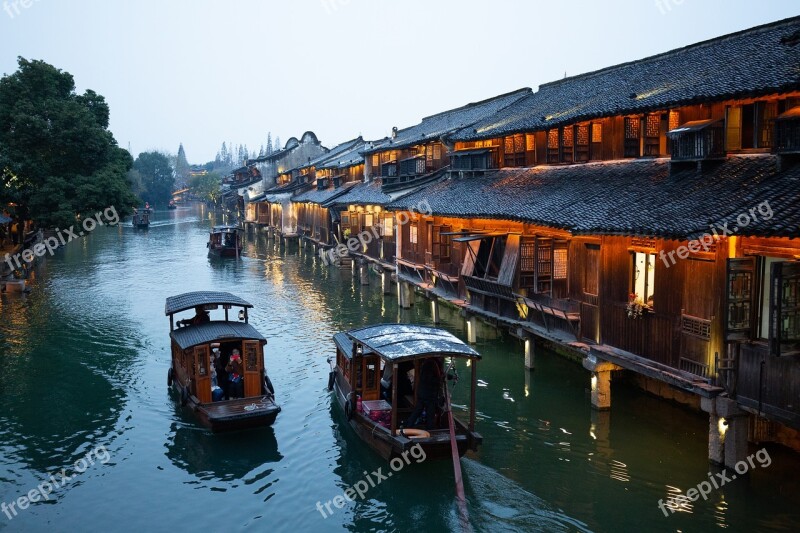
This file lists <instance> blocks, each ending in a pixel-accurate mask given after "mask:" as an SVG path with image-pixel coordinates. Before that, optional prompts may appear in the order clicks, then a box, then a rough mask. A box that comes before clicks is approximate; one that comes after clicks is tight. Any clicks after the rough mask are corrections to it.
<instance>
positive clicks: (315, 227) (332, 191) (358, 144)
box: [292, 137, 369, 248]
mask: <svg viewBox="0 0 800 533" xmlns="http://www.w3.org/2000/svg"><path fill="white" fill-rule="evenodd" d="M368 145H369V143H367V142H365V141H364V139H362V138H361V137H358V138H356V139H353V140H350V141H347V142H344V143H342V144H340V145H338V146H336V147H334V148H332V149H331V151H330V152H328V153H327V154H325V155H324V156H321V157H319V158H318V159H316V160H315V161H312V162H311V163H309V165H310V166H313V167H314V168H315V175H314V183H313V187H312V188H311V189H310V190H308V191H306V192H304V193H302V194H300V195H298V196H296V197H294V198H293V199H292V203H294V204H295V205H294V207H295V210H296V212H297V224H298V232H299V233H300V235H301V236H302V237H303V238H304V239H307V240H308V241H310V242H312V243H313V244H314V245H316V246H318V247H322V248H328V247H331V246H334V245H336V244H337V243H338V242H341V240H342V228H341V217H340V216H339V211H338V210H336V209H334V210H333V211H331V210H330V209H329V207H328V206H329V205H330V204H331V203H332V202H334V201H335V200H336V199H337V198H339V197H340V196H342V195H343V194H345V193H346V192H347V191H349V190H350V189H351V188H352V187H353V186H355V185H356V184H358V183H361V182H363V180H364V157H363V156H362V155H361V152H362V151H363V150H364V149H365V148H366V147H367V146H368Z"/></svg>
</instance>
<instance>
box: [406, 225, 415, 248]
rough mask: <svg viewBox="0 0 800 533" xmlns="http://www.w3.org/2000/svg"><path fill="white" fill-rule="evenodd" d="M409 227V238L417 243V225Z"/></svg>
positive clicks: (413, 242) (411, 241)
mask: <svg viewBox="0 0 800 533" xmlns="http://www.w3.org/2000/svg"><path fill="white" fill-rule="evenodd" d="M408 229H409V234H408V240H409V242H410V243H411V244H417V227H416V226H411V227H410V228H408Z"/></svg>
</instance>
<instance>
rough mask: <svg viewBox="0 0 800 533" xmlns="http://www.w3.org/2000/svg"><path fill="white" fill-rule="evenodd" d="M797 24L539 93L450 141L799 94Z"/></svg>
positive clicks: (798, 21) (769, 27)
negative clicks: (792, 92) (718, 102)
mask: <svg viewBox="0 0 800 533" xmlns="http://www.w3.org/2000/svg"><path fill="white" fill-rule="evenodd" d="M798 65H800V17H794V18H790V19H785V20H782V21H778V22H774V23H771V24H767V25H764V26H759V27H756V28H752V29H749V30H745V31H741V32H738V33H733V34H730V35H725V36H722V37H718V38H715V39H711V40H709V41H704V42H701V43H697V44H693V45H691V46H687V47H685V48H679V49H676V50H672V51H670V52H666V53H663V54H659V55H656V56H652V57H648V58H645V59H641V60H638V61H633V62H630V63H623V64H621V65H616V66H612V67H608V68H605V69H602V70H598V71H595V72H589V73H587V74H582V75H579V76H574V77H571V78H565V79H563V80H559V81H555V82H552V83H548V84H545V85H542V86H541V87H540V88H539V90H538V91H537V92H536V93H534V94H532V95H529V96H527V97H526V98H524V99H522V100H519V101H517V102H515V103H513V104H512V105H510V106H508V107H506V108H505V109H503V110H500V111H499V112H497V113H496V114H494V115H492V116H489V117H486V118H484V119H483V120H481V121H480V122H477V123H475V124H473V125H471V126H468V127H465V128H462V129H460V130H459V131H457V132H455V133H453V134H452V135H449V136H448V138H449V139H450V140H461V141H467V140H478V139H485V138H489V137H496V136H499V135H505V134H509V133H513V132H525V131H540V130H544V129H548V128H551V127H554V126H559V125H564V124H570V123H574V122H577V121H580V120H588V119H592V118H598V117H603V116H611V115H621V114H626V113H636V112H647V111H654V110H663V109H667V108H670V107H676V106H680V105H689V104H693V103H699V102H707V101H710V100H721V99H726V98H737V97H750V96H759V95H768V94H774V93H776V92H781V91H789V90H798V89H800V67H799V66H798Z"/></svg>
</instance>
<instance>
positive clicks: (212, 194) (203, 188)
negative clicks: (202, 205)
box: [189, 172, 222, 203]
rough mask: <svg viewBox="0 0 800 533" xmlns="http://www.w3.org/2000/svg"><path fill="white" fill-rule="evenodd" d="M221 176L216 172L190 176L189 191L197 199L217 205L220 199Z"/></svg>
mask: <svg viewBox="0 0 800 533" xmlns="http://www.w3.org/2000/svg"><path fill="white" fill-rule="evenodd" d="M221 184H222V176H221V175H220V174H218V173H217V172H209V173H208V174H201V175H197V176H192V177H191V178H190V179H189V189H190V190H191V191H192V194H193V195H194V196H196V197H197V198H199V199H201V200H205V201H210V202H214V203H217V202H218V201H219V199H220V195H221V193H220V190H219V189H220V185H221Z"/></svg>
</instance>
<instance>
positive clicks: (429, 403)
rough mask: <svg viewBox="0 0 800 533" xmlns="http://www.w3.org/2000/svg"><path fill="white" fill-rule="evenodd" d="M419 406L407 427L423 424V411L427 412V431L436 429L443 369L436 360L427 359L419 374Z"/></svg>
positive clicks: (415, 407) (412, 414)
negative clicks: (435, 423)
mask: <svg viewBox="0 0 800 533" xmlns="http://www.w3.org/2000/svg"><path fill="white" fill-rule="evenodd" d="M417 383H418V385H417V387H418V389H417V404H416V405H415V406H414V412H413V413H411V416H410V417H409V418H408V422H407V423H406V427H413V426H416V425H418V424H420V423H421V422H422V411H423V410H424V411H425V429H427V430H431V429H433V427H434V422H435V418H436V406H437V404H438V403H439V392H440V391H441V389H442V369H441V368H439V364H438V363H437V362H436V360H434V359H426V360H425V362H424V363H423V364H422V368H421V369H420V373H419V380H418V382H417Z"/></svg>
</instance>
